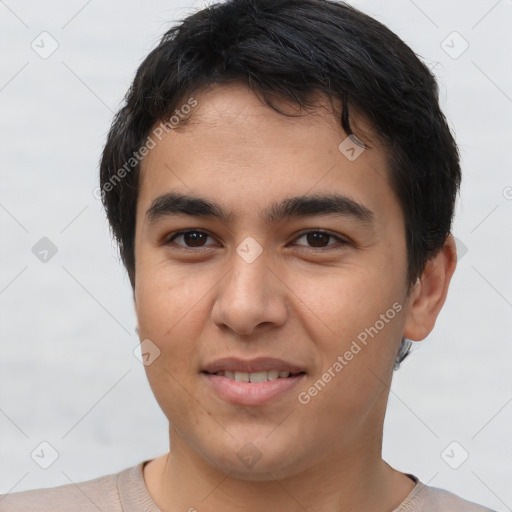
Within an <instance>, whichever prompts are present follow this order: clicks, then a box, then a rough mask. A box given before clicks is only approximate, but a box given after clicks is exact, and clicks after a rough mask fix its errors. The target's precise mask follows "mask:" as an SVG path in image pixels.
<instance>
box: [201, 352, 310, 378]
mask: <svg viewBox="0 0 512 512" xmlns="http://www.w3.org/2000/svg"><path fill="white" fill-rule="evenodd" d="M276 371H277V372H278V373H277V376H276ZM202 372H204V373H209V374H217V373H218V372H224V375H223V376H225V377H227V378H233V379H234V380H238V381H239V382H251V380H250V377H251V374H255V375H256V376H255V379H257V378H263V375H259V376H258V375H257V374H262V373H266V379H265V380H273V379H276V378H283V377H289V376H290V374H291V375H292V376H293V375H298V374H300V373H306V372H305V370H304V368H303V367H301V366H299V365H298V364H296V363H291V362H288V361H284V360H283V359H276V358H270V357H259V358H256V359H245V360H244V359H239V358H234V357H228V358H223V359H217V360H215V361H212V362H211V363H209V364H207V365H205V367H204V368H203V369H202ZM226 372H227V375H226ZM280 372H281V373H280ZM285 372H288V375H285V374H284V373H285ZM231 374H233V375H231ZM237 374H238V378H237ZM246 374H249V377H248V378H247V377H246ZM245 379H247V380H245ZM252 382H256V380H255V381H252ZM259 382H261V381H259Z"/></svg>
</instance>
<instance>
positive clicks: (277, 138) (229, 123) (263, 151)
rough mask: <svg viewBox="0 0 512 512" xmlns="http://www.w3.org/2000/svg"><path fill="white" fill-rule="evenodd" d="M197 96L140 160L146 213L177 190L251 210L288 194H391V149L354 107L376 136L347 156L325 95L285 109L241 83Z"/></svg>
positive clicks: (359, 122)
mask: <svg viewBox="0 0 512 512" xmlns="http://www.w3.org/2000/svg"><path fill="white" fill-rule="evenodd" d="M193 98H194V99H195V101H196V102H197V104H196V106H195V107H194V108H193V109H192V111H191V112H190V114H189V115H188V117H187V120H186V122H185V123H183V124H182V125H181V126H180V125H178V126H177V127H176V129H173V130H169V131H168V133H165V134H164V135H163V136H162V137H161V141H157V144H156V146H155V147H154V148H153V149H151V151H150V152H149V154H148V155H147V156H146V157H145V159H144V160H143V162H142V167H141V180H140V185H139V187H140V189H139V206H141V205H143V206H144V212H145V211H146V209H147V208H148V207H149V204H150V203H151V202H152V201H153V200H154V199H155V198H157V197H158V196H160V195H162V194H164V193H167V192H172V191H173V190H177V189H179V191H180V193H187V192H188V193H189V192H191V191H193V192H194V194H193V195H196V196H197V195H200V196H203V197H210V198H215V200H216V202H222V201H224V202H225V204H226V205H228V204H229V203H231V204H233V206H234V207H233V208H232V209H231V208H226V209H229V210H230V211H231V210H236V203H238V207H242V208H243V209H244V210H245V211H246V212H247V209H249V208H250V205H251V204H252V203H253V202H254V205H255V206H258V208H257V210H258V211H260V212H261V211H262V209H261V207H262V205H264V204H274V203H276V202H277V201H278V200H282V199H283V197H286V196H295V197H296V196H304V195H305V194H306V193H308V192H309V193H313V194H319V193H322V194H325V193H327V192H331V191H333V189H338V191H339V192H343V193H344V195H345V196H346V197H350V198H352V199H354V200H356V201H357V200H358V197H359V198H360V197H361V196H364V195H367V196H368V195H369V196H371V195H372V194H373V195H374V196H379V195H382V193H387V194H388V195H389V194H391V195H392V190H391V188H390V186H389V183H388V179H387V174H388V173H387V165H388V164H387V156H386V151H385V150H384V149H383V147H382V144H381V143H380V142H379V137H378V134H375V133H374V132H373V130H372V128H371V126H370V125H369V123H368V122H367V121H366V120H365V119H364V117H362V116H360V115H356V113H355V111H352V109H351V126H352V127H353V128H354V131H356V133H357V134H358V136H359V137H360V138H362V139H363V140H365V141H367V140H371V149H367V150H364V151H363V152H362V153H361V154H360V155H359V156H358V157H357V158H356V159H353V160H350V159H349V158H347V155H346V154H343V153H342V152H341V150H340V144H342V145H343V144H344V143H345V142H346V141H347V135H346V134H345V133H344V132H343V130H342V129H341V127H340V125H339V121H338V118H337V117H336V116H337V115H338V113H337V112H335V111H334V110H333V104H332V103H331V102H330V101H329V100H328V99H327V98H325V97H322V96H318V97H317V98H315V108H313V109H310V110H309V109H308V110H307V111H305V110H304V109H302V110H301V109H300V108H299V107H298V106H297V105H295V104H293V103H291V102H286V101H281V102H278V103H277V105H278V108H279V109H280V110H281V111H284V112H285V113H286V114H288V115H283V114H282V113H279V112H276V111H275V110H273V109H271V108H270V107H269V106H268V105H266V104H265V103H264V102H263V101H262V100H261V99H260V98H259V97H258V96H256V95H255V94H254V93H253V92H251V91H250V90H249V89H248V88H247V87H246V86H245V85H243V84H231V85H222V86H214V87H211V88H209V89H207V90H203V91H199V92H198V93H196V94H194V95H193ZM186 101H187V100H185V101H184V103H186ZM334 106H336V104H335V103H334ZM187 110H188V109H187ZM349 142H350V141H349ZM355 149H356V150H357V147H356V148H355ZM349 156H350V155H349ZM374 199H375V198H374ZM372 201H373V199H372V198H369V202H370V203H371V202H372ZM359 202H364V201H359ZM368 206H369V208H370V209H371V207H370V205H368ZM141 207H142V206H141ZM254 210H256V208H254ZM140 213H143V212H142V211H141V212H140Z"/></svg>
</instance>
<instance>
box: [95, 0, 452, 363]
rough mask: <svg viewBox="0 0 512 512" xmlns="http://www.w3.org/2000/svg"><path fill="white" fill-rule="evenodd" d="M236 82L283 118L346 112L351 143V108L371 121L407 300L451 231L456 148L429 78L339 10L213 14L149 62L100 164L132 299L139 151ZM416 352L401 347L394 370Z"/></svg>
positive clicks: (279, 4)
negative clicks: (320, 103)
mask: <svg viewBox="0 0 512 512" xmlns="http://www.w3.org/2000/svg"><path fill="white" fill-rule="evenodd" d="M232 82H242V83H245V84H246V85H248V86H249V87H250V89H251V91H253V92H254V93H255V94H257V95H258V96H259V97H260V98H261V99H262V100H263V101H265V102H266V103H267V104H268V105H269V106H270V107H272V108H273V109H274V110H276V111H278V112H280V113H282V114H284V115H287V114H285V113H283V112H282V111H281V110H280V109H279V108H278V106H277V104H276V102H275V99H287V100H291V101H293V102H295V103H296V104H297V105H298V106H300V107H304V108H306V109H308V108H314V107H315V102H314V98H316V97H317V95H318V93H321V94H325V95H326V96H327V97H328V98H330V99H331V100H336V102H337V103H338V104H339V105H341V109H340V112H339V122H340V125H341V127H342V128H343V130H344V131H345V133H346V134H347V135H351V134H353V132H352V128H351V123H350V121H351V117H350V108H352V109H354V111H356V110H357V111H358V112H361V113H362V114H363V115H364V116H365V118H366V119H367V120H368V121H369V122H370V124H371V125H372V127H373V129H374V131H375V133H376V134H377V135H378V137H379V139H380V140H382V142H383V144H384V148H385V150H386V152H387V154H388V160H389V167H390V176H389V179H390V182H391V185H392V188H393V190H394V192H395V193H396V195H397V198H398V201H399V203H400V206H401V208H402V211H403V214H404V218H405V232H406V247H407V258H408V260H407V261H408V269H407V276H406V279H407V283H408V285H409V289H410V287H412V285H413V283H414V281H415V280H416V279H417V278H418V277H419V276H420V275H421V273H422V272H423V270H424V268H425V265H426V263H427V261H428V260H429V259H430V258H432V257H433V256H434V255H435V254H436V253H437V252H438V251H439V250H440V249H441V247H442V246H443V244H444V242H445V240H446V237H447V236H448V235H449V233H450V230H451V223H452V218H453V213H454V206H455V200H456V196H457V192H458V189H459V186H460V180H461V173H460V162H459V153H458V149H457V145H456V143H455V141H454V138H453V136H452V134H451V132H450V129H449V127H448V124H447V122H446V118H445V116H444V115H443V113H442V112H441V109H440V106H439V95H438V93H439V91H438V86H437V82H436V80H435V77H434V76H433V74H432V73H431V72H430V70H429V68H428V67H427V66H426V65H425V64H424V63H423V62H422V61H421V60H420V59H419V58H418V56H417V55H416V54H415V53H414V52H413V51H412V50H411V48H409V46H407V45H406V44H405V43H404V42H403V41H402V40H401V39H400V38H399V37H398V36H397V35H395V34H394V33H393V32H392V31H391V30H389V29H388V28H387V27H385V26H384V25H383V24H382V23H380V22H378V21H377V20H375V19H373V18H371V17H370V16H368V15H366V14H364V13H362V12H360V11H359V10H357V9H355V8H354V7H351V6H350V5H348V4H346V3H344V2H336V1H333V0H227V1H224V2H219V3H215V4H212V5H210V6H208V7H207V8H205V9H203V10H200V11H198V12H196V13H194V14H192V15H190V16H188V17H186V18H185V19H184V20H180V22H179V23H178V24H177V25H175V26H173V27H172V28H171V29H169V30H168V31H167V32H166V33H165V34H164V35H163V37H162V38H161V40H160V43H159V44H158V46H157V47H156V48H155V49H154V50H152V51H151V53H150V54H149V55H148V56H147V57H146V58H145V60H144V61H143V62H142V64H141V65H140V67H139V68H138V70H137V73H136V75H135V78H134V80H133V83H132V84H131V86H130V88H129V90H128V92H127V94H126V97H125V102H124V105H123V106H122V108H121V109H120V110H119V111H118V113H117V114H116V115H115V117H114V120H113V123H112V126H111V129H110V132H109V134H108V137H107V142H106V145H105V147H104V150H103V154H102V158H101V163H100V186H101V192H102V194H101V198H102V202H103V205H104V207H105V210H106V213H107V217H108V221H109V223H110V227H111V231H112V234H113V236H114V237H115V239H116V240H117V242H118V245H119V251H120V256H121V259H122V261H123V264H124V266H125V267H126V270H127V272H128V276H129V278H130V282H131V285H132V288H134V287H135V251H134V240H135V216H136V205H137V197H138V185H139V175H140V154H139V149H140V148H141V147H144V145H145V143H146V141H147V140H148V135H149V134H150V132H151V130H152V128H153V127H154V126H155V124H156V123H159V122H167V121H168V119H169V118H170V117H171V116H172V115H173V113H174V111H175V109H177V108H178V107H179V106H180V105H181V104H182V103H185V104H186V103H187V98H190V96H191V95H192V94H193V93H194V92H198V91H201V90H202V89H205V88H207V87H208V86H210V85H214V84H227V83H232ZM190 115H193V112H192V113H191V114H190ZM354 135H357V136H358V138H360V139H362V140H364V137H363V136H361V135H360V134H354ZM134 156H136V157H137V158H134ZM127 162H130V164H129V165H128V166H127ZM122 169H124V172H121V170H122ZM120 177H122V179H121V178H120ZM409 347H410V342H408V344H407V342H406V341H405V340H402V345H401V347H400V351H399V354H398V357H397V364H399V363H400V361H401V360H402V359H403V358H404V357H405V356H406V355H407V354H408V349H409Z"/></svg>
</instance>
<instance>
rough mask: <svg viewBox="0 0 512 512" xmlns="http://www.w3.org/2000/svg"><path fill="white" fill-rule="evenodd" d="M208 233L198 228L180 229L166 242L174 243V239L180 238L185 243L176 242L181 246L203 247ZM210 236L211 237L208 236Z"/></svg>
mask: <svg viewBox="0 0 512 512" xmlns="http://www.w3.org/2000/svg"><path fill="white" fill-rule="evenodd" d="M209 236H210V235H208V234H207V233H204V232H203V231H198V230H190V231H180V232H179V233H176V234H175V235H174V236H173V237H172V238H170V239H169V240H168V241H167V243H176V242H175V240H176V239H179V238H182V240H183V242H184V244H185V245H182V244H179V243H178V244H177V245H179V246H181V247H185V248H193V247H204V242H206V240H207V238H208V237H209ZM210 238H211V237H210Z"/></svg>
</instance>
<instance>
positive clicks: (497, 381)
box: [0, 0, 512, 512]
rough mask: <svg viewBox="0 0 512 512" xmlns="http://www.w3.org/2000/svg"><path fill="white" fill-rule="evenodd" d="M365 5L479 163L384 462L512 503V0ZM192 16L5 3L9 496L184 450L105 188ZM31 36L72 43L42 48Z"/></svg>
mask: <svg viewBox="0 0 512 512" xmlns="http://www.w3.org/2000/svg"><path fill="white" fill-rule="evenodd" d="M351 3H352V5H354V6H356V7H359V8H360V9H362V10H363V11H365V12H367V13H368V14H370V15H372V16H374V17H376V18H377V19H378V20H380V21H382V22H383V23H385V24H386V25H387V26H389V27H390V28H391V29H392V30H393V31H395V32H396V33H397V34H398V35H399V36H400V37H401V38H402V39H403V40H404V41H405V42H407V43H408V44H409V45H410V46H411V47H412V48H413V49H414V50H415V52H416V53H417V54H418V55H420V56H421V57H422V58H423V59H424V60H425V62H426V63H427V64H428V65H429V66H430V67H431V68H432V69H433V70H434V73H435V74H436V75H437V77H438V80H439V85H440V96H441V104H442V107H443V109H444V111H445V113H446V115H447V117H448V118H449V120H450V124H451V126H452V127H453V130H454V133H455V135H456V139H457V141H458V144H459V146H460V150H461V154H462V165H463V175H464V178H463V185H462V190H461V198H460V200H459V201H458V205H457V217H456V222H455V228H454V234H455V236H456V237H457V238H458V239H459V250H461V253H460V254H461V256H462V257H461V258H460V260H459V266H458V269H457V271H456V274H455V276H454V279H453V281H452V287H451V290H450V293H449V296H448V300H447V303H446V306H445V308H444V310H443V311H442V313H441V315H440V317H439V320H438V322H437V325H436V328H435V330H434V332H433V333H432V334H431V335H430V336H429V337H428V338H427V339H426V340H425V341H423V342H421V343H417V344H415V345H414V346H415V349H416V350H415V351H414V353H413V354H412V355H411V356H410V357H409V358H408V360H406V362H404V364H403V366H402V368H401V369H400V370H399V371H398V372H397V373H395V378H394V381H393V385H392V390H391V393H390V399H389V408H388V414H387V417H386V422H385V426H384V450H383V451H384V458H385V459H386V460H387V461H388V462H389V463H390V464H391V465H392V466H394V467H395V468H397V469H399V470H401V471H404V472H409V473H413V474H415V475H417V476H418V477H419V478H420V479H421V480H422V481H423V482H424V483H428V484H429V485H432V486H436V487H442V488H446V489H449V490H450V491H452V492H455V493H457V494H459V495H461V496H463V497H465V498H466V499H470V500H472V501H476V502H479V503H483V504H485V505H487V506H489V507H492V508H494V509H495V510H497V511H500V512H504V511H508V510H512V508H511V507H512V490H511V487H510V479H511V476H512V442H511V440H510V432H511V427H512V378H511V371H510V368H511V361H512V343H511V341H512V340H511V336H510V332H511V329H512V278H511V275H512V272H511V270H512V269H511V263H510V262H511V261H512V259H511V253H512V230H511V220H512V200H511V199H512V188H511V187H512V174H511V158H510V141H511V140H512V123H511V120H512V73H511V69H512V60H511V57H510V48H512V36H511V31H510V26H511V22H512V1H510V0H501V1H496V0H481V1H475V0H474V1H463V0H458V1H452V2H445V1H442V0H436V1H429V2H427V1H426V0H415V1H414V2H413V1H412V0H395V1H392V2H390V1H389V0H388V1H377V0H360V1H353V2H351ZM195 5H196V7H197V6H198V5H200V4H199V3H196V4H195ZM193 10H194V4H192V3H191V2H185V1H170V0H166V1H163V0H152V1H149V2H142V1H133V0H132V1H121V0H113V1H109V2H100V1H99V0H91V1H89V2H86V1H84V0H72V1H66V2H64V1H62V0H61V1H53V2H52V1H49V2H44V3H43V2H41V3H39V2H29V1H23V0H20V1H16V0H6V1H5V2H0V55H1V67H0V112H1V115H0V144H1V146H0V147H1V157H0V169H1V189H0V225H1V247H2V250H1V252H0V254H1V260H0V308H1V360H0V443H1V456H0V493H6V492H15V491H21V490H25V489H30V488H39V487H50V486H56V485H62V484H67V483H70V482H79V481H83V480H87V479H91V478H95V477H98V476H100V475H104V474H109V473H114V472H118V471H120V470H122V469H124V468H126V467H128V466H131V465H134V464H137V463H139V462H141V461H142V460H146V459H150V458H153V457H155V456H157V455H160V454H162V453H164V452H166V451H167V449H168V440H167V439H168V438H167V422H166V420H165V417H164V416H163V414H162V412H161V411H160V409H159V408H158V405H157V404H156V401H155V399H154V398H153V396H152V393H151V390H150V388H149V385H148V384H147V381H146V377H145V374H144V370H143V366H142V364H141V363H140V362H139V361H138V360H137V359H136V357H135V356H134V354H133V350H134V348H135V347H136V346H137V344H138V338H137V335H136V333H135V331H134V328H135V315H134V310H133V305H132V295H131V288H130V285H129V281H128V278H127V276H126V275H125V272H124V270H123V268H122V266H121V264H120V263H119V261H118V257H117V252H116V248H115V247H114V245H113V243H112V242H111V240H110V236H109V231H108V225H107V222H106V220H105V216H104V213H103V211H102V208H101V204H100V202H99V201H98V200H97V199H96V198H95V197H94V195H93V190H94V189H95V187H97V185H98V177H97V175H98V160H99V157H100V153H101V150H102V146H103V144H104V141H105V136H106V133H107V131H108V129H109V126H110V123H111V120H112V117H113V112H115V111H116V110H117V109H118V108H119V106H120V104H121V101H122V98H123V96H124V94H125V92H126V90H127V88H128V86H129V84H130V82H131V80H132V78H133V76H134V73H135V70H136V68H137V67H138V65H139V64H140V62H141V61H142V59H143V58H144V57H145V56H146V55H147V53H148V52H149V51H150V50H151V49H152V48H153V47H154V46H155V45H156V44H157V42H158V40H159V38H160V36H161V35H162V34H163V33H164V32H165V30H167V29H168V28H169V27H170V25H171V24H172V22H173V21H175V20H177V19H178V18H181V17H184V16H186V15H187V14H189V13H191V12H192V11H193ZM41 32H47V33H48V34H49V35H50V36H48V35H42V36H41V35H40V34H41ZM454 32H456V33H454ZM41 38H45V39H43V42H41V40H42V39H41ZM53 40H55V41H56V43H53ZM32 41H35V43H34V44H33V46H35V47H36V48H38V50H39V52H44V51H47V52H48V51H50V50H51V49H52V46H51V45H52V44H58V48H57V49H56V51H55V52H54V53H53V54H52V55H50V56H48V58H46V59H43V58H41V56H40V55H39V54H38V53H37V52H36V51H35V50H34V49H33V48H32V47H31V44H32ZM466 47H467V48H466ZM435 150H436V148H432V151H435ZM42 237H47V238H49V239H50V240H51V241H52V243H53V244H54V245H55V246H56V248H57V253H56V254H55V255H54V256H53V257H51V258H50V259H49V261H47V262H46V263H44V262H42V261H40V260H39V259H38V258H37V257H36V256H35V255H34V254H33V252H32V248H33V246H34V245H35V244H36V243H38V241H39V240H40V239H41V238H42ZM43 441H46V442H48V443H50V445H51V446H52V447H54V449H55V450H56V451H57V452H58V458H57V460H56V461H55V462H54V463H53V464H52V465H51V466H50V467H49V468H48V469H42V468H41V467H40V466H39V465H38V464H36V462H35V461H34V460H33V459H32V458H31V453H33V452H34V450H35V449H36V448H37V447H39V448H38V449H39V452H36V453H40V450H41V449H43V451H44V450H46V452H45V457H48V456H51V450H50V449H49V448H48V447H46V448H45V445H43V448H41V447H40V443H41V442H43ZM453 442H456V443H457V444H455V445H451V443H453ZM450 445H451V446H450ZM447 447H449V448H448V450H446V448H447ZM466 452H467V454H468V455H469V458H468V459H467V460H466V461H465V462H464V463H463V464H462V465H460V467H459V468H458V469H453V468H452V467H450V465H449V464H448V462H449V463H450V464H451V465H452V466H454V465H457V464H459V463H460V461H461V460H462V459H463V458H464V457H465V456H466ZM443 453H444V457H443V455H442V454H443ZM48 454H50V455H48ZM447 461H448V462H447Z"/></svg>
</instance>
